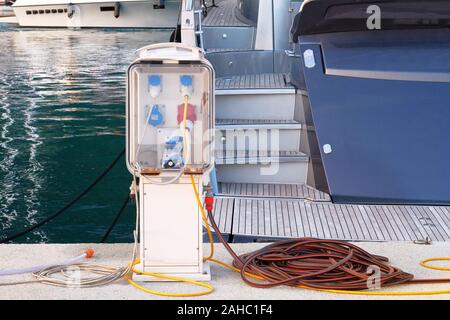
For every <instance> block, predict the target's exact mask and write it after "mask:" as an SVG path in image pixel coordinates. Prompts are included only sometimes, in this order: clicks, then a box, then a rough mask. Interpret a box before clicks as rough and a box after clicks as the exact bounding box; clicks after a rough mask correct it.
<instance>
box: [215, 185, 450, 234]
mask: <svg viewBox="0 0 450 320" xmlns="http://www.w3.org/2000/svg"><path fill="white" fill-rule="evenodd" d="M222 190H224V191H222V193H223V195H221V196H219V197H217V202H216V207H215V212H214V215H215V217H216V219H217V220H218V222H219V226H220V228H221V230H222V232H224V233H225V234H229V235H233V236H234V237H246V238H250V239H253V240H254V239H258V238H266V239H283V238H298V237H317V238H324V239H339V240H351V241H413V240H425V239H427V238H428V239H430V240H432V241H450V207H443V206H401V205H343V204H341V205H338V204H333V203H331V202H324V201H320V202H314V201H305V200H302V199H289V198H284V196H280V197H279V198H276V197H273V195H274V194H277V193H271V192H270V191H267V186H266V191H264V188H263V189H262V190H260V189H259V186H258V188H257V189H254V188H253V186H252V187H251V188H250V190H249V186H246V187H245V188H244V185H243V184H235V185H233V184H223V185H222ZM291 192H292V191H291ZM227 193H228V194H230V195H226V194H227ZM231 194H237V196H236V195H231ZM294 194H295V195H297V196H299V197H301V196H302V192H301V191H298V189H297V190H296V191H295V192H294ZM280 195H281V192H280ZM319 198H320V196H319Z"/></svg>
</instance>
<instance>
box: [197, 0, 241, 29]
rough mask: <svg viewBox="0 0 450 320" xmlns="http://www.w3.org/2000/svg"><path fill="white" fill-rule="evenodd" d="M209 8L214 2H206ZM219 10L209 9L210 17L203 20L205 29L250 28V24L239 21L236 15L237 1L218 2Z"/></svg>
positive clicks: (223, 0) (221, 0)
mask: <svg viewBox="0 0 450 320" xmlns="http://www.w3.org/2000/svg"><path fill="white" fill-rule="evenodd" d="M206 4H207V6H211V4H212V1H206ZM216 5H217V6H218V7H217V8H215V7H213V8H209V9H208V15H207V16H206V17H204V18H203V21H202V23H203V26H205V27H249V25H248V24H246V23H245V22H243V21H241V20H239V18H238V17H237V15H236V12H235V8H236V1H235V0H216Z"/></svg>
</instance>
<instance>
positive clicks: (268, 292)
mask: <svg viewBox="0 0 450 320" xmlns="http://www.w3.org/2000/svg"><path fill="white" fill-rule="evenodd" d="M355 244H357V245H358V246H360V247H362V248H363V249H365V250H367V251H369V252H370V253H373V254H378V255H384V256H387V257H389V258H390V259H391V263H392V264H393V265H395V266H396V267H399V268H401V269H403V270H404V271H406V272H410V273H413V274H414V275H416V277H417V278H450V272H443V271H435V270H430V269H425V268H423V267H421V266H420V265H419V262H420V260H422V259H425V258H429V257H442V256H449V254H450V243H449V242H435V243H433V244H431V245H418V244H414V243H411V242H384V243H381V242H370V243H369V242H358V243H355ZM265 245H267V244H261V243H250V244H233V248H234V249H235V250H236V252H238V253H245V252H249V251H253V250H256V249H258V248H261V247H263V246H265ZM88 247H92V248H94V250H95V252H96V254H95V256H94V258H92V259H91V260H90V261H89V262H90V263H96V264H103V265H112V266H123V265H126V264H127V263H128V262H129V259H130V253H131V248H132V245H131V244H101V245H100V244H93V245H88V244H33V245H28V244H11V245H0V270H1V269H11V268H24V267H30V266H34V265H42V264H48V263H53V262H62V261H65V260H67V259H70V258H73V257H74V256H77V255H79V254H80V253H81V252H83V251H84V250H85V249H86V248H88ZM205 252H208V245H207V244H205ZM215 257H216V258H217V259H220V260H223V261H225V262H228V263H230V262H231V258H230V257H229V255H228V253H227V252H226V251H225V249H224V247H223V246H222V245H219V244H217V245H216V256H215ZM435 264H436V265H441V266H445V265H446V266H449V264H448V263H447V264H444V263H443V262H442V263H440V262H436V263H435ZM211 271H212V278H213V280H212V281H211V284H212V285H213V286H214V288H215V291H214V292H213V293H212V294H210V295H208V296H203V297H199V298H197V299H213V300H230V299H244V300H248V299H264V300H271V299H281V300H312V299H327V300H336V299H450V294H443V295H432V296H403V297H392V296H379V297H378V296H377V297H373V296H370V297H369V296H356V295H342V294H330V293H324V292H316V291H308V290H303V289H297V288H290V287H278V288H273V289H256V288H252V287H249V286H247V285H245V284H244V283H243V282H242V280H241V278H240V275H239V274H237V273H235V272H233V271H231V270H228V269H226V268H224V267H222V266H220V265H216V264H213V265H212V266H211ZM31 279H32V276H31V275H21V276H9V277H0V283H8V282H12V281H18V280H31ZM146 285H147V287H149V288H152V289H155V290H162V291H169V292H175V293H179V292H194V291H197V290H199V288H197V287H192V286H191V285H187V284H182V283H147V284H146ZM200 290H201V289H200ZM431 290H450V284H438V285H406V286H405V285H403V286H398V287H395V288H390V289H387V290H383V291H386V292H388V291H431ZM0 299H2V300H4V299H51V300H53V299H58V300H59V299H77V300H78V299H107V300H109V299H119V300H122V299H139V300H140V299H149V300H155V299H172V298H164V297H159V296H155V295H151V294H146V293H144V292H141V291H139V290H137V289H135V288H134V287H132V286H131V285H129V284H128V283H127V282H126V281H118V282H116V283H114V284H111V285H108V286H104V287H97V288H90V289H69V288H59V287H52V286H48V285H44V284H39V283H33V284H24V285H17V286H0Z"/></svg>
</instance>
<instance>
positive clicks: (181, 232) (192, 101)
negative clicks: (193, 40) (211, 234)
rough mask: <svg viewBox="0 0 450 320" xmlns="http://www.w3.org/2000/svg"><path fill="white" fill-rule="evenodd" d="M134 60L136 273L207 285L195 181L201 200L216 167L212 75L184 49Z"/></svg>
mask: <svg viewBox="0 0 450 320" xmlns="http://www.w3.org/2000/svg"><path fill="white" fill-rule="evenodd" d="M137 54H138V59H137V60H136V61H134V62H133V63H132V64H131V66H130V67H129V69H128V79H127V80H128V82H127V167H128V169H129V171H130V172H131V173H132V174H133V175H134V176H135V178H136V180H138V186H139V188H138V192H137V193H138V197H137V198H138V199H139V200H138V205H139V223H140V228H139V233H140V235H139V240H140V264H139V265H137V266H136V267H135V269H136V270H140V271H143V272H147V273H153V274H163V275H169V276H173V277H178V278H187V279H193V280H202V281H208V280H210V279H211V276H210V272H209V265H208V264H207V263H205V262H204V261H203V222H202V216H201V212H200V208H199V206H198V202H197V199H196V196H195V192H194V188H193V186H192V181H191V177H193V178H194V181H195V185H196V187H197V190H198V192H199V194H200V196H202V195H203V185H204V183H205V180H207V177H208V175H209V172H210V170H211V168H212V167H213V164H214V158H213V146H214V143H213V138H214V70H213V68H212V66H211V65H210V63H209V62H208V61H207V60H206V59H205V58H204V55H203V52H202V51H201V50H200V49H198V48H190V47H186V46H184V45H182V44H179V43H167V44H156V45H151V46H147V47H144V48H142V49H140V50H138V52H137ZM133 279H134V280H136V281H165V280H163V279H161V278H159V277H152V276H148V275H142V276H140V275H135V276H134V277H133Z"/></svg>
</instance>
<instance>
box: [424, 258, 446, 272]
mask: <svg viewBox="0 0 450 320" xmlns="http://www.w3.org/2000/svg"><path fill="white" fill-rule="evenodd" d="M431 261H450V257H440V258H429V259H425V260H422V261H421V262H420V265H421V266H422V267H424V268H428V269H434V270H440V271H450V268H449V267H440V266H433V265H430V264H428V262H431Z"/></svg>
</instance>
